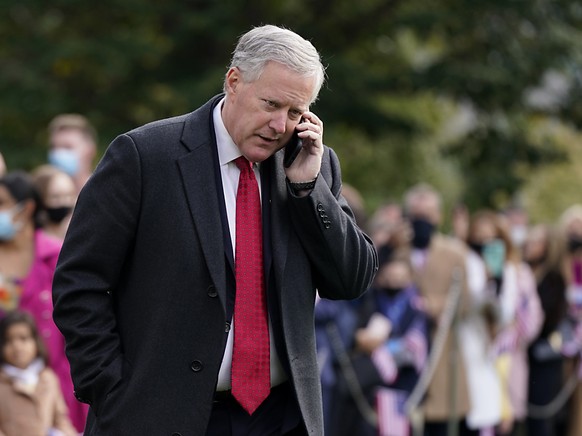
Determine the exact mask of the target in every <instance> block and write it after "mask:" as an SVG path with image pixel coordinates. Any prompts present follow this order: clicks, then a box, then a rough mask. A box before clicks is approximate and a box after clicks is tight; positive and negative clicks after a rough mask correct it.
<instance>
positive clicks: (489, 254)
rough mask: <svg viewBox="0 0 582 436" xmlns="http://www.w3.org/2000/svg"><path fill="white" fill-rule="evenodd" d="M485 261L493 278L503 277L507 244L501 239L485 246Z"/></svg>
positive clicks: (483, 253) (483, 254)
mask: <svg viewBox="0 0 582 436" xmlns="http://www.w3.org/2000/svg"><path fill="white" fill-rule="evenodd" d="M482 256H483V260H484V261H485V264H486V265H487V268H488V269H489V272H490V273H491V274H492V275H493V277H501V275H502V274H503V265H504V263H505V244H504V243H503V241H502V240H501V239H494V240H493V241H491V242H488V243H487V244H485V245H484V246H483V252H482Z"/></svg>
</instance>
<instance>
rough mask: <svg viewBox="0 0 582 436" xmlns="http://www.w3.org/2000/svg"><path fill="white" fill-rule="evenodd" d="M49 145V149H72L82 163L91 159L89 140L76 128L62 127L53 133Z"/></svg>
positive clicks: (91, 147)
mask: <svg viewBox="0 0 582 436" xmlns="http://www.w3.org/2000/svg"><path fill="white" fill-rule="evenodd" d="M49 147H50V149H51V150H68V151H72V152H74V153H75V154H76V155H77V156H78V158H79V160H80V161H81V162H84V163H87V162H90V161H91V159H92V150H93V146H92V144H91V141H90V140H89V138H87V136H86V135H84V134H83V132H81V131H80V130H77V129H63V130H59V131H57V132H55V133H53V134H52V135H51V137H50V140H49Z"/></svg>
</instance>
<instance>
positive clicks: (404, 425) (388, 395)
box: [376, 388, 410, 436]
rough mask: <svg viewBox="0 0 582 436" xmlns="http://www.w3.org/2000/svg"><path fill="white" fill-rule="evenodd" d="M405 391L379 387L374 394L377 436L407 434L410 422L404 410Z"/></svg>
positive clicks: (403, 435)
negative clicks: (376, 413)
mask: <svg viewBox="0 0 582 436" xmlns="http://www.w3.org/2000/svg"><path fill="white" fill-rule="evenodd" d="M406 395H407V394H406V392H404V391H400V390H396V389H389V388H380V389H378V392H377V394H376V408H377V412H378V434H379V436H409V435H410V423H409V421H408V417H407V416H406V413H405V411H404V403H405V401H406Z"/></svg>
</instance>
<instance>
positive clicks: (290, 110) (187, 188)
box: [53, 25, 378, 436]
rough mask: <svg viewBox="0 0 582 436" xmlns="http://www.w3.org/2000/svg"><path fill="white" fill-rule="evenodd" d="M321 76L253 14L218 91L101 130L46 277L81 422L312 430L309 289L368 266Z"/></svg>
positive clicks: (319, 425)
mask: <svg viewBox="0 0 582 436" xmlns="http://www.w3.org/2000/svg"><path fill="white" fill-rule="evenodd" d="M324 76H325V75H324V67H323V65H322V64H321V58H320V55H319V53H318V52H317V50H316V49H315V47H314V46H313V45H312V44H311V43H310V42H309V41H307V40H306V39H304V38H302V37H301V36H299V35H298V34H296V33H294V32H292V31H290V30H287V29H283V28H280V27H277V26H272V25H265V26H260V27H256V28H253V29H252V30H250V31H249V32H247V33H245V34H244V35H242V36H241V37H240V39H239V41H238V43H237V45H236V48H235V50H234V53H233V56H232V62H231V65H230V67H229V68H228V71H227V72H226V75H225V77H224V91H225V93H224V94H221V95H216V96H214V97H213V98H211V99H210V100H209V101H208V102H207V103H205V104H204V105H203V106H201V107H200V108H197V109H195V110H194V111H193V112H191V113H188V114H185V115H182V116H178V117H174V118H172V119H168V120H160V121H156V122H153V123H150V124H148V125H146V126H142V127H138V128H137V129H134V130H132V131H130V132H127V133H125V134H121V135H119V136H118V137H117V138H116V139H115V140H114V141H113V142H112V143H111V144H110V146H109V148H108V150H107V152H106V153H105V156H104V157H103V159H102V160H101V162H100V163H99V165H98V167H97V169H96V171H95V173H94V174H93V175H92V176H91V178H90V179H89V181H88V182H87V184H86V185H85V187H84V188H83V190H82V192H81V194H80V195H79V200H78V201H77V204H76V206H75V210H74V212H73V217H72V219H71V223H70V225H69V229H68V231H67V236H66V237H65V241H64V244H63V249H62V251H61V255H60V257H59V266H58V268H57V271H56V273H55V279H54V286H53V300H54V302H55V311H54V319H55V321H56V323H57V325H58V326H59V328H60V329H61V331H62V332H63V334H64V335H65V337H66V339H67V354H68V356H69V358H70V361H71V369H72V373H73V378H74V380H75V388H76V392H77V395H78V398H79V399H80V400H82V401H84V402H86V403H88V404H91V408H90V413H89V417H88V419H87V426H86V428H85V434H86V435H87V436H89V435H103V434H106V435H108V436H115V435H127V434H153V435H158V434H160V435H161V434H185V435H186V434H188V435H194V434H196V435H220V436H227V435H230V434H232V435H238V434H247V435H264V434H273V435H282V434H291V435H307V434H311V435H321V434H322V433H323V413H322V405H321V385H320V377H319V371H318V366H317V354H316V345H315V332H314V325H313V318H314V306H315V301H316V296H317V294H319V295H320V297H322V298H328V299H346V300H347V299H354V298H357V297H359V296H360V295H362V294H363V293H364V292H365V291H366V290H367V289H368V287H369V286H370V284H371V282H372V280H373V278H374V275H375V273H376V270H377V266H378V263H377V256H376V252H375V250H374V247H373V244H372V242H371V241H370V239H369V238H368V237H367V236H366V235H365V234H364V232H363V231H362V230H361V229H360V228H359V227H358V226H357V224H356V222H355V220H354V217H353V213H352V211H351V210H350V208H349V206H348V204H347V202H346V200H345V198H344V197H343V196H342V195H341V186H342V181H341V171H340V163H339V160H338V158H337V156H336V154H335V153H334V152H333V150H332V149H331V148H329V147H327V146H325V145H324V143H323V133H324V125H323V122H322V121H321V120H320V119H319V117H318V116H317V115H316V114H315V113H314V112H312V111H311V110H310V108H311V106H312V104H313V103H314V101H315V99H316V98H317V95H318V93H319V90H320V89H321V86H322V84H323V81H324ZM294 132H297V137H298V138H300V139H301V144H300V145H301V146H300V147H299V148H295V147H293V146H294V145H296V144H297V143H296V142H295V141H293V142H291V143H290V141H291V140H292V137H293V134H294ZM287 144H289V147H290V148H286V145H287ZM289 150H297V152H298V154H297V156H296V159H295V160H293V162H290V161H289V160H287V159H285V154H286V153H285V151H289Z"/></svg>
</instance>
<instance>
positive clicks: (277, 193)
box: [270, 150, 290, 283]
mask: <svg viewBox="0 0 582 436" xmlns="http://www.w3.org/2000/svg"><path fill="white" fill-rule="evenodd" d="M270 164H271V168H270V173H271V236H272V245H271V246H272V250H273V266H274V267H273V270H274V272H275V276H276V277H277V278H278V279H281V278H282V276H283V271H285V262H286V261H287V251H288V247H289V230H290V229H289V225H290V222H289V213H288V211H287V186H286V184H285V171H284V170H283V151H282V150H280V151H278V152H277V153H275V155H274V156H273V158H272V160H271V162H270ZM279 283H281V280H279Z"/></svg>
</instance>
